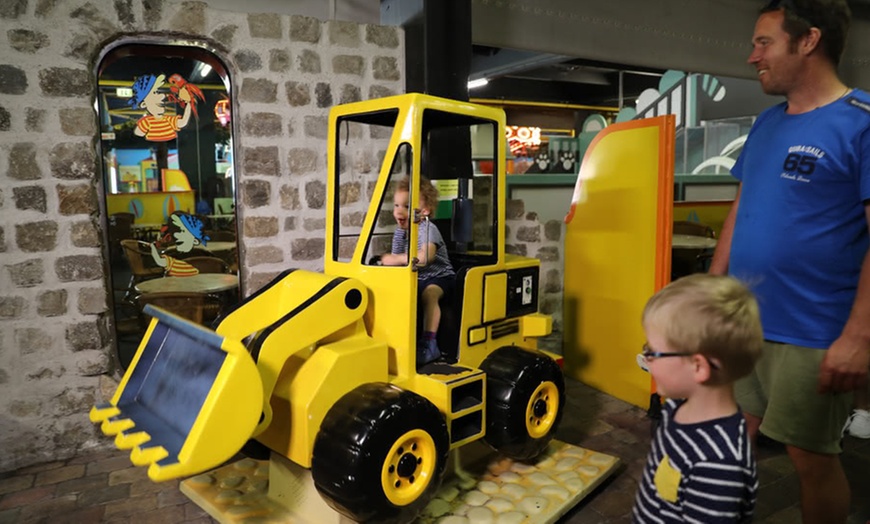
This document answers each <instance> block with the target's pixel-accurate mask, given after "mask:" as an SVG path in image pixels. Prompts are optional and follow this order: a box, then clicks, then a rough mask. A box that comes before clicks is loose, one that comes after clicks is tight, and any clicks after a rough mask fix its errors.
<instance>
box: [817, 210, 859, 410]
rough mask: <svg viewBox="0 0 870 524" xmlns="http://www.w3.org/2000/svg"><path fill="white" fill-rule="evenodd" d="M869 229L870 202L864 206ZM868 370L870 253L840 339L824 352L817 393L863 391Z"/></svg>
mask: <svg viewBox="0 0 870 524" xmlns="http://www.w3.org/2000/svg"><path fill="white" fill-rule="evenodd" d="M864 212H865V214H866V215H867V227H868V229H870V202H868V203H865V205H864ZM868 367H870V251H868V252H867V253H866V254H865V255H864V263H863V264H862V265H861V276H860V278H859V279H858V292H857V293H856V295H855V302H854V303H853V304H852V312H851V313H850V314H849V319H848V320H847V321H846V325H845V326H844V327H843V332H842V333H840V338H838V339H837V340H835V341H834V343H833V344H831V347H830V348H828V351H826V352H825V358H824V359H823V360H822V366H821V369H820V370H819V393H828V392H833V393H840V392H844V391H854V390H857V389H861V388H863V387H864V386H865V385H866V384H867V370H868Z"/></svg>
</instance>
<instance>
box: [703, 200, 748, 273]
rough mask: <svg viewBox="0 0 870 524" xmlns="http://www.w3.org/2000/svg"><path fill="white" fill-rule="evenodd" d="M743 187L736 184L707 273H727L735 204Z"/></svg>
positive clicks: (737, 202)
mask: <svg viewBox="0 0 870 524" xmlns="http://www.w3.org/2000/svg"><path fill="white" fill-rule="evenodd" d="M741 189H743V184H740V185H739V186H737V196H735V197H734V203H733V204H731V210H730V211H728V216H727V217H725V223H724V224H722V232H721V233H719V239H718V240H717V241H716V250H715V251H714V252H713V259H712V260H711V261H710V269H709V271H708V272H709V273H711V274H713V275H725V274H727V273H728V260H729V259H730V257H731V236H732V235H733V234H734V220H735V219H736V218H737V205H738V204H739V203H740V191H741Z"/></svg>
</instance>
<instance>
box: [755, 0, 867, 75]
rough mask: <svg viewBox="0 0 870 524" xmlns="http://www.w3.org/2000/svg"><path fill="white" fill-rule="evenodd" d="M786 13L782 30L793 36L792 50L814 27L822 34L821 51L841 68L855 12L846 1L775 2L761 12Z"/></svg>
mask: <svg viewBox="0 0 870 524" xmlns="http://www.w3.org/2000/svg"><path fill="white" fill-rule="evenodd" d="M779 10H782V11H783V13H784V15H785V18H784V20H783V22H782V29H783V30H784V31H785V32H786V33H788V34H789V37H790V41H791V45H792V48H793V49H794V48H796V46H797V40H798V39H799V38H800V37H802V36H804V35H805V34H807V32H808V31H809V30H810V28H811V27H816V28H818V29H819V31H821V33H822V37H821V39H820V40H819V48H820V49H821V51H822V53H823V54H824V55H825V56H826V57H827V58H828V59H829V60H830V61H831V63H832V64H834V65H835V66H837V65H839V64H840V58H841V57H842V56H843V49H844V48H845V47H846V35H847V34H848V33H849V22H850V20H851V18H852V11H851V10H850V9H849V5H848V4H846V0H772V1H771V2H769V3H768V4H767V5H766V6H764V7H763V8H761V12H762V13H770V12H773V11H779Z"/></svg>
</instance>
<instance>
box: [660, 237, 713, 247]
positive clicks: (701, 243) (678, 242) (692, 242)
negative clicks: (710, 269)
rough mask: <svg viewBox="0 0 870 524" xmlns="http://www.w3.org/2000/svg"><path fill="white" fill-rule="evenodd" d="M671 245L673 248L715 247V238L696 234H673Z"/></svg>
mask: <svg viewBox="0 0 870 524" xmlns="http://www.w3.org/2000/svg"><path fill="white" fill-rule="evenodd" d="M671 247H672V248H674V249H712V248H714V247H716V239H715V238H710V237H701V236H698V235H674V238H673V240H672V241H671Z"/></svg>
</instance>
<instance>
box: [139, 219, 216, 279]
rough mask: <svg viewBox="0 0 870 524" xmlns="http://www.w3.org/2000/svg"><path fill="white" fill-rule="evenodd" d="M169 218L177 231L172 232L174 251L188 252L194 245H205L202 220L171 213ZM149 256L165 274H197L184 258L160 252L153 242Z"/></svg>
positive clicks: (175, 275)
mask: <svg viewBox="0 0 870 524" xmlns="http://www.w3.org/2000/svg"><path fill="white" fill-rule="evenodd" d="M170 219H171V220H172V223H173V225H175V227H177V228H178V231H176V232H175V233H173V236H174V237H175V249H176V251H178V252H179V253H189V252H190V250H191V249H193V248H194V246H198V245H200V244H202V245H203V246H205V245H207V243H208V240H209V237H208V236H206V235H203V231H202V220H200V219H198V218H196V217H195V216H193V215H186V214H179V215H172V216H171V217H170ZM151 257H152V258H153V259H154V262H155V263H156V264H157V265H158V266H160V267H162V268H165V269H164V271H165V273H166V275H167V276H170V277H190V276H193V275H198V274H199V270H198V269H196V268H195V267H193V266H192V265H190V264H189V263H187V262H185V261H184V260H179V259H177V258H174V257H170V256H168V255H162V254H160V252H159V251H158V250H157V246H156V245H155V244H151Z"/></svg>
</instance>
